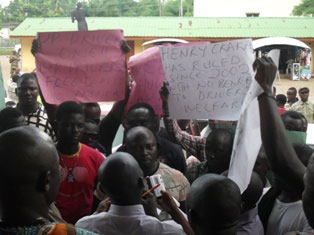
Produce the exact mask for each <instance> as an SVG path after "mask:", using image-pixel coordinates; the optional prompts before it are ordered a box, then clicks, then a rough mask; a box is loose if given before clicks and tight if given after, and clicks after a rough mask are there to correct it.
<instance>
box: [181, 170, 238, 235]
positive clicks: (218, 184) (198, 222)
mask: <svg viewBox="0 0 314 235" xmlns="http://www.w3.org/2000/svg"><path fill="white" fill-rule="evenodd" d="M187 207H188V216H189V221H190V224H191V225H192V227H193V229H194V231H195V232H196V234H208V235H210V234H217V235H218V234H219V235H221V234H224V235H231V234H236V228H237V222H238V219H239V216H240V212H241V194H240V190H239V188H238V186H237V185H236V184H235V183H234V182H233V181H232V180H230V179H228V178H226V177H225V176H222V175H216V174H206V175H203V176H201V177H199V178H198V179H197V180H195V181H194V182H193V184H192V186H191V189H190V192H189V194H188V197H187Z"/></svg>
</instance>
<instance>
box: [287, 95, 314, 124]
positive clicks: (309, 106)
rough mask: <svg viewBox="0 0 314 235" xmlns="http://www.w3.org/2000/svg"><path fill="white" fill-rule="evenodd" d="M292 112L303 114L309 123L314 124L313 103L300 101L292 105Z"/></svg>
mask: <svg viewBox="0 0 314 235" xmlns="http://www.w3.org/2000/svg"><path fill="white" fill-rule="evenodd" d="M291 110H293V111H297V112H299V113H302V114H303V115H304V117H305V118H306V120H307V121H308V122H309V123H314V104H313V103H312V102H310V101H306V102H303V101H302V100H300V101H298V102H296V103H294V104H293V105H292V107H291Z"/></svg>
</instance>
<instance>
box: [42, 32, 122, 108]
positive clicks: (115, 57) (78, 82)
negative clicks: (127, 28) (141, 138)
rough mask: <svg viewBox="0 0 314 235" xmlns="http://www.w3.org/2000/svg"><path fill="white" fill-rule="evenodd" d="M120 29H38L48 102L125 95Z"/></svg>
mask: <svg viewBox="0 0 314 235" xmlns="http://www.w3.org/2000/svg"><path fill="white" fill-rule="evenodd" d="M122 40H123V32H122V31H121V30H105V31H78V32H53V33H38V41H39V46H40V51H39V52H38V53H36V69H37V76H38V80H39V84H40V87H41V89H42V92H43V95H44V97H45V99H46V101H47V102H48V103H51V104H60V103H62V102H64V101H67V100H74V101H77V102H98V101H115V100H122V99H124V87H125V86H124V85H123V84H125V82H124V80H125V73H126V68H125V56H124V54H123V52H122V51H121V49H120V46H121V43H122Z"/></svg>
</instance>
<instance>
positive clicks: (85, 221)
mask: <svg viewBox="0 0 314 235" xmlns="http://www.w3.org/2000/svg"><path fill="white" fill-rule="evenodd" d="M107 214H108V213H107V212H101V213H97V214H92V215H88V216H84V217H83V218H81V219H79V220H78V221H77V222H76V224H75V226H77V227H80V228H84V227H83V226H81V225H84V224H89V223H90V222H91V221H93V222H97V221H102V220H103V219H104V217H105V216H106V215H107Z"/></svg>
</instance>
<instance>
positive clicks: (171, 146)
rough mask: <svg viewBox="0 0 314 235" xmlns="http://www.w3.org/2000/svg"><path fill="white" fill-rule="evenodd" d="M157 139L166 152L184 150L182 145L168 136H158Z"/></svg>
mask: <svg viewBox="0 0 314 235" xmlns="http://www.w3.org/2000/svg"><path fill="white" fill-rule="evenodd" d="M156 139H157V143H158V144H159V146H160V147H161V148H162V149H163V150H164V152H175V153H179V152H180V153H181V152H182V148H181V147H180V145H178V144H176V143H173V142H171V141H170V140H167V139H166V138H164V137H161V136H157V138H156ZM182 154H183V153H182Z"/></svg>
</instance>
